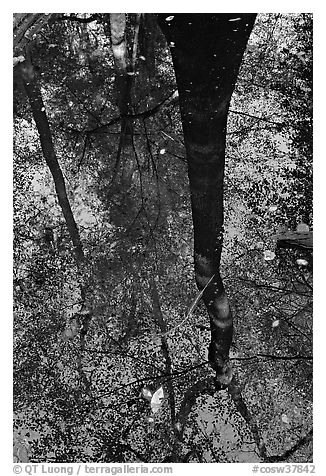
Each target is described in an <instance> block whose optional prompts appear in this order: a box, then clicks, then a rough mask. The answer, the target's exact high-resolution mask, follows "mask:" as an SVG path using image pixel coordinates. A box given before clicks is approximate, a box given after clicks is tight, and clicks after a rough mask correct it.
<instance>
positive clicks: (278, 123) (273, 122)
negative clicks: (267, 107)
mask: <svg viewBox="0 0 326 476" xmlns="http://www.w3.org/2000/svg"><path fill="white" fill-rule="evenodd" d="M229 112H231V113H232V114H239V115H240V116H247V117H252V118H253V119H257V120H258V121H264V122H268V123H269V124H275V125H276V126H282V125H283V123H282V122H275V121H270V120H269V119H266V118H265V117H259V116H254V115H252V114H249V113H248V112H243V111H235V110H234V109H229Z"/></svg>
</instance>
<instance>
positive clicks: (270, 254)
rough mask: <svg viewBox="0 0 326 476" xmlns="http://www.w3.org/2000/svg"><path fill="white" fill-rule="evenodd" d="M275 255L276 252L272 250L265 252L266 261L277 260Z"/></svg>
mask: <svg viewBox="0 0 326 476" xmlns="http://www.w3.org/2000/svg"><path fill="white" fill-rule="evenodd" d="M275 256H276V255H275V253H274V251H271V250H266V251H264V260H265V261H272V260H273V259H274V258H275Z"/></svg>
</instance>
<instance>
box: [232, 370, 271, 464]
mask: <svg viewBox="0 0 326 476" xmlns="http://www.w3.org/2000/svg"><path fill="white" fill-rule="evenodd" d="M228 392H229V395H230V397H231V398H232V400H233V402H234V404H235V407H236V409H237V410H238V412H239V413H240V415H241V416H242V418H243V419H244V420H245V421H246V423H247V425H248V427H249V428H250V430H251V433H252V436H253V437H254V440H255V443H256V446H257V449H258V453H259V456H260V457H261V458H262V460H263V461H265V460H266V458H267V451H266V446H265V443H264V441H263V439H262V437H261V435H260V431H259V428H258V426H257V423H256V421H255V418H254V417H253V415H252V414H251V413H250V411H249V410H248V407H247V405H246V403H245V401H244V400H243V398H242V395H241V391H240V387H239V384H238V383H237V381H236V379H235V378H234V377H233V379H232V381H231V382H230V384H229V386H228Z"/></svg>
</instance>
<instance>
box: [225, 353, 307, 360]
mask: <svg viewBox="0 0 326 476" xmlns="http://www.w3.org/2000/svg"><path fill="white" fill-rule="evenodd" d="M258 358H263V359H271V360H312V356H310V355H271V354H256V355H252V356H249V357H231V358H230V360H238V361H241V360H254V359H258Z"/></svg>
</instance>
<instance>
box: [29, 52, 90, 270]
mask: <svg viewBox="0 0 326 476" xmlns="http://www.w3.org/2000/svg"><path fill="white" fill-rule="evenodd" d="M20 67H21V75H22V79H23V82H24V87H25V91H26V95H27V97H28V100H29V103H30V106H31V109H32V114H33V119H34V122H35V124H36V128H37V130H38V133H39V137H40V142H41V148H42V152H43V157H44V159H45V162H46V164H47V166H48V168H49V169H50V172H51V174H52V177H53V181H54V185H55V190H56V194H57V198H58V202H59V205H60V207H61V210H62V213H63V216H64V219H65V221H66V225H67V229H68V232H69V235H70V238H71V241H72V243H73V246H74V250H75V254H76V259H77V262H81V261H82V260H83V259H84V252H83V247H82V243H81V239H80V234H79V230H78V226H77V223H76V221H75V218H74V215H73V212H72V209H71V206H70V202H69V199H68V195H67V190H66V184H65V180H64V177H63V174H62V170H61V168H60V164H59V161H58V158H57V155H56V152H55V148H54V144H53V139H52V132H51V129H50V124H49V120H48V117H47V113H46V110H45V105H44V103H43V97H42V92H41V87H40V84H39V82H38V80H37V78H36V76H35V71H34V69H33V65H32V62H31V58H30V54H28V55H27V57H26V61H24V63H21V66H20Z"/></svg>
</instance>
